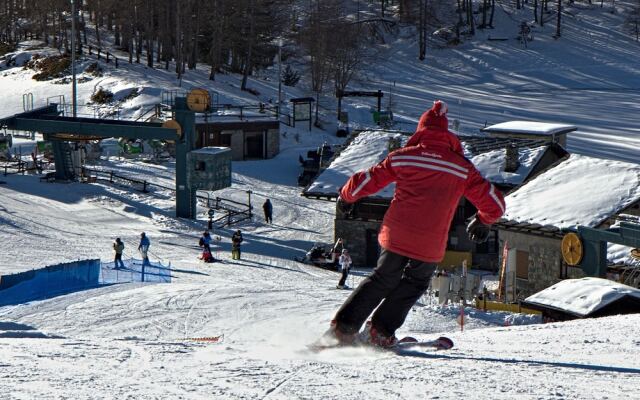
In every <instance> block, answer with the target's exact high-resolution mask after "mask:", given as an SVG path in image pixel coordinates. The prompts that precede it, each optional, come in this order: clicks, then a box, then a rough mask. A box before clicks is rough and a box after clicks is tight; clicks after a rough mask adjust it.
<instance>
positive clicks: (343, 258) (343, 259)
mask: <svg viewBox="0 0 640 400" xmlns="http://www.w3.org/2000/svg"><path fill="white" fill-rule="evenodd" d="M338 262H339V263H340V268H341V269H342V277H340V282H338V286H336V287H337V288H338V289H348V287H347V286H346V285H345V283H346V282H347V276H349V270H350V269H351V256H350V255H349V251H348V250H347V249H342V254H341V255H340V259H339V261H338Z"/></svg>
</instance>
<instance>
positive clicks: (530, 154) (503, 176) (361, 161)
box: [304, 130, 548, 199]
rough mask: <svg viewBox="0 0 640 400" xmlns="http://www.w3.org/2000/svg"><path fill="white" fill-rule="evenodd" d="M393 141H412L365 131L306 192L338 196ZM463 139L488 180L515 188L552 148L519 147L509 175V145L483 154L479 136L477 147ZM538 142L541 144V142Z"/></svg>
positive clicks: (385, 193)
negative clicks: (516, 164) (516, 161)
mask: <svg viewBox="0 0 640 400" xmlns="http://www.w3.org/2000/svg"><path fill="white" fill-rule="evenodd" d="M391 138H398V139H400V140H401V143H402V144H403V145H404V144H405V143H406V141H407V140H408V136H407V135H406V134H402V133H398V132H390V131H379V130H372V131H363V132H361V133H360V134H359V135H358V136H356V137H355V138H354V139H353V141H352V142H351V143H350V144H349V146H348V147H347V148H346V149H344V150H343V151H342V152H341V153H340V155H339V156H338V157H336V159H335V160H334V161H333V162H332V163H331V165H330V166H329V167H328V168H327V169H325V170H324V171H323V172H322V173H321V174H320V175H319V176H318V177H317V178H316V179H315V180H314V181H313V183H312V184H311V185H310V186H309V187H308V188H307V189H306V190H305V191H304V193H305V194H307V195H317V196H338V192H339V190H340V188H341V187H342V186H343V185H344V184H345V183H346V182H347V180H348V179H349V178H350V177H351V175H353V174H354V173H356V172H358V171H363V170H365V169H367V168H370V167H372V166H374V165H375V164H377V163H379V162H380V161H382V160H383V159H384V158H385V157H386V156H387V155H388V153H389V152H388V144H389V139H391ZM461 140H462V147H463V149H464V154H465V156H466V157H467V158H469V159H470V160H471V162H472V163H473V164H474V165H475V166H476V168H477V169H478V170H479V171H480V173H481V174H482V175H483V176H484V177H485V178H487V179H488V180H490V181H491V182H494V183H498V184H508V185H515V186H517V185H520V184H522V182H524V181H525V179H527V177H528V176H529V174H530V173H531V171H532V169H533V168H534V167H535V165H536V164H537V163H538V161H539V160H540V158H541V157H542V156H543V154H544V153H545V151H546V150H547V149H548V145H538V146H536V147H519V148H518V161H519V162H520V166H519V167H518V169H517V170H516V171H515V172H505V171H504V163H505V157H506V148H505V145H506V143H507V142H504V141H498V142H495V141H494V139H488V142H487V146H486V148H485V149H486V150H485V151H484V152H481V150H474V149H475V148H476V147H477V141H478V140H479V139H478V138H477V137H474V138H473V139H471V140H473V141H474V145H473V146H469V145H467V144H466V142H465V138H464V137H462V138H461ZM523 143H524V142H523ZM535 143H540V141H537V142H535ZM488 149H490V150H488ZM394 189H395V184H391V185H389V186H387V187H386V188H384V189H383V190H381V191H380V192H378V193H377V194H376V195H375V196H372V197H377V198H384V199H390V198H392V197H393V191H394Z"/></svg>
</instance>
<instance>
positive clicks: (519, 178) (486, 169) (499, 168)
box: [468, 146, 548, 185]
mask: <svg viewBox="0 0 640 400" xmlns="http://www.w3.org/2000/svg"><path fill="white" fill-rule="evenodd" d="M547 148H548V147H547V146H539V147H536V148H532V149H531V148H519V149H518V161H519V162H520V166H519V167H518V169H517V170H516V171H515V172H506V171H505V170H504V163H505V158H506V154H507V150H506V149H505V148H503V149H498V150H492V151H489V152H486V153H481V154H478V155H475V156H468V157H469V159H470V160H471V162H472V163H473V164H474V165H475V166H476V168H477V169H478V170H479V171H480V173H481V174H482V176H484V177H485V178H486V179H488V180H490V181H491V182H493V183H499V184H500V183H502V184H510V185H520V184H522V182H524V180H525V179H526V178H527V177H528V176H529V173H530V172H531V169H532V168H533V167H534V166H535V165H536V164H537V163H538V161H539V160H540V158H541V157H542V155H543V154H544V152H545V151H546V150H547Z"/></svg>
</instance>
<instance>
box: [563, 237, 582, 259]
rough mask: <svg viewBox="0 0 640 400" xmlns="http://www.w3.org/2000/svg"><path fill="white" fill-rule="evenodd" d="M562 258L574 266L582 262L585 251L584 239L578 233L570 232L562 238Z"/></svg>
mask: <svg viewBox="0 0 640 400" xmlns="http://www.w3.org/2000/svg"><path fill="white" fill-rule="evenodd" d="M561 247H562V258H563V259H564V262H566V263H567V264H569V265H571V266H574V265H578V264H580V261H582V255H583V253H584V251H583V248H582V240H580V236H578V235H577V234H575V233H573V232H570V233H567V234H566V235H564V237H563V238H562V245H561Z"/></svg>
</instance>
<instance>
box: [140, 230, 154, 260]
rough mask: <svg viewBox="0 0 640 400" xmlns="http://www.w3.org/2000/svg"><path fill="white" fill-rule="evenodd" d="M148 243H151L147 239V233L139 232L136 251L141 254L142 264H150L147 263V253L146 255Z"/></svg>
mask: <svg viewBox="0 0 640 400" xmlns="http://www.w3.org/2000/svg"><path fill="white" fill-rule="evenodd" d="M150 245H151V242H150V241H149V238H148V237H147V234H146V233H144V232H142V233H141V234H140V244H139V245H138V251H139V252H140V255H141V256H142V265H151V264H150V263H149V255H148V253H149V246H150Z"/></svg>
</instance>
